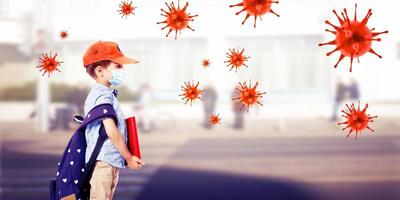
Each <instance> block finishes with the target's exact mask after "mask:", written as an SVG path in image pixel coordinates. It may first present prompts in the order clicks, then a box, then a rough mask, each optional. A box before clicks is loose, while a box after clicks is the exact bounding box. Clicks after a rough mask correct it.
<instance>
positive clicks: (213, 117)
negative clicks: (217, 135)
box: [208, 114, 221, 125]
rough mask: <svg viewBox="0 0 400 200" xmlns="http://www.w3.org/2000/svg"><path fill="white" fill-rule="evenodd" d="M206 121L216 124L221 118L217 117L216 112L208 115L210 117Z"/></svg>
mask: <svg viewBox="0 0 400 200" xmlns="http://www.w3.org/2000/svg"><path fill="white" fill-rule="evenodd" d="M208 121H209V122H210V124H212V125H217V124H220V123H221V118H219V114H217V115H215V114H212V115H210V118H209V119H208Z"/></svg>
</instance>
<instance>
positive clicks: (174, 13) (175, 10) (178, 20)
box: [157, 1, 198, 40]
mask: <svg viewBox="0 0 400 200" xmlns="http://www.w3.org/2000/svg"><path fill="white" fill-rule="evenodd" d="M179 4H180V2H179V1H178V7H175V4H174V2H172V3H170V4H169V5H168V3H166V2H165V5H166V6H167V7H168V11H165V10H164V9H161V15H162V16H164V17H165V18H166V19H165V20H164V21H161V22H157V24H166V25H165V26H164V27H162V28H161V30H164V29H165V28H169V31H168V33H167V35H166V37H168V35H169V34H170V33H171V32H172V31H175V40H176V38H177V34H178V31H179V33H180V32H181V30H183V29H185V28H188V29H190V30H192V31H194V29H193V28H191V27H190V26H189V22H190V21H194V20H193V18H194V17H197V16H198V15H190V13H187V12H186V9H187V7H188V6H189V2H186V4H185V6H184V7H183V8H181V7H180V5H179Z"/></svg>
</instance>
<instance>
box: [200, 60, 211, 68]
mask: <svg viewBox="0 0 400 200" xmlns="http://www.w3.org/2000/svg"><path fill="white" fill-rule="evenodd" d="M210 64H211V62H210V60H209V59H203V61H202V62H201V65H202V66H203V67H204V68H207V67H209V66H210Z"/></svg>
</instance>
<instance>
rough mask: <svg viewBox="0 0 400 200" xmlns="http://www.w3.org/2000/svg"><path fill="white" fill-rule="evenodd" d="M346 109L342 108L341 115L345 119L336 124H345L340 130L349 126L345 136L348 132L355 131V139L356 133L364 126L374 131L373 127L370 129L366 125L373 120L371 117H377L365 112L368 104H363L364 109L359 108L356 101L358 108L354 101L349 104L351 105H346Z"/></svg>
mask: <svg viewBox="0 0 400 200" xmlns="http://www.w3.org/2000/svg"><path fill="white" fill-rule="evenodd" d="M346 107H347V109H348V110H347V111H344V110H342V112H343V113H344V115H342V116H343V117H344V118H346V121H344V122H340V123H338V125H342V124H346V125H347V126H346V127H344V128H343V129H342V130H345V129H347V128H350V131H349V133H348V134H347V138H348V137H349V136H350V134H351V133H352V132H353V131H355V132H356V139H357V135H358V133H360V134H361V131H362V130H364V129H365V128H367V129H369V130H371V131H372V132H374V130H373V129H371V128H370V127H369V126H368V123H369V122H373V120H372V119H374V118H377V117H378V116H370V115H369V114H366V111H367V108H368V104H366V105H365V107H364V109H362V110H360V101H358V108H357V109H356V108H355V106H354V103H352V104H351V106H349V105H347V104H346Z"/></svg>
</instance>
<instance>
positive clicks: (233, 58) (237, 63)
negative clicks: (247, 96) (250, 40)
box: [224, 48, 250, 72]
mask: <svg viewBox="0 0 400 200" xmlns="http://www.w3.org/2000/svg"><path fill="white" fill-rule="evenodd" d="M243 52H244V48H243V49H242V51H240V52H239V48H237V49H229V53H226V57H227V58H228V60H226V61H224V63H228V64H227V66H228V67H231V68H230V69H229V71H232V69H233V68H235V72H237V70H238V69H239V68H240V67H242V66H245V67H248V66H247V65H246V63H245V62H246V61H248V59H249V58H250V57H249V56H245V55H244V54H243Z"/></svg>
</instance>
